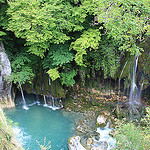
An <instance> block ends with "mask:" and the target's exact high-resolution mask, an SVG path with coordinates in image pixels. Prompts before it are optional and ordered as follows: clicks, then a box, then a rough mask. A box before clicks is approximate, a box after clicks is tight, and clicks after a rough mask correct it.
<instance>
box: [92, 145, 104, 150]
mask: <svg viewBox="0 0 150 150" xmlns="http://www.w3.org/2000/svg"><path fill="white" fill-rule="evenodd" d="M91 150H106V149H105V148H104V147H102V146H93V147H92V148H91Z"/></svg>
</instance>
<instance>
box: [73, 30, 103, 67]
mask: <svg viewBox="0 0 150 150" xmlns="http://www.w3.org/2000/svg"><path fill="white" fill-rule="evenodd" d="M100 40H101V34H100V31H99V30H98V29H88V30H87V31H84V32H83V34H82V35H81V37H80V38H78V39H77V40H76V41H75V42H72V44H71V48H70V49H74V50H76V51H77V53H76V55H75V61H76V63H77V64H78V65H80V66H85V64H84V63H83V55H86V54H87V52H86V49H88V48H89V49H91V50H92V49H97V48H98V46H99V41H100Z"/></svg>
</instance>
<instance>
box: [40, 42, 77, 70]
mask: <svg viewBox="0 0 150 150" xmlns="http://www.w3.org/2000/svg"><path fill="white" fill-rule="evenodd" d="M73 58H74V54H73V53H72V52H70V51H69V44H54V45H52V46H51V47H50V51H49V53H48V55H47V57H46V58H45V59H44V61H43V67H44V68H45V69H47V68H48V69H49V68H51V69H52V68H54V67H58V66H59V67H62V66H63V65H65V64H66V63H69V62H71V61H73Z"/></svg>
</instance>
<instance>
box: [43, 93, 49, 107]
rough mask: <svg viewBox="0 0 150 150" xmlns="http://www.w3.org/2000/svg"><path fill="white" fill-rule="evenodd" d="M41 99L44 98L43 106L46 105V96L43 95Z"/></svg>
mask: <svg viewBox="0 0 150 150" xmlns="http://www.w3.org/2000/svg"><path fill="white" fill-rule="evenodd" d="M43 99H44V107H46V106H48V105H47V102H46V97H45V95H43Z"/></svg>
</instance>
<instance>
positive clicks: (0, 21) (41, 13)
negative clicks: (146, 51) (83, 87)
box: [0, 0, 150, 85]
mask: <svg viewBox="0 0 150 150" xmlns="http://www.w3.org/2000/svg"><path fill="white" fill-rule="evenodd" d="M7 2H8V3H7ZM149 6H150V4H149V1H148V0H138V1H135V0H131V1H129V0H114V1H111V0H94V1H93V0H82V1H78V0H65V1H64V0H55V1H54V0H46V1H43V0H38V1H37V0H23V1H20V0H15V1H12V0H10V1H2V0H1V1H0V37H1V39H2V40H3V41H5V45H6V50H7V53H8V55H9V58H10V60H11V63H12V71H13V73H12V80H14V82H15V83H17V74H18V81H19V82H20V81H22V83H25V82H27V81H28V82H30V81H32V78H33V77H34V74H37V73H38V69H41V68H42V69H45V70H46V71H47V73H48V74H49V76H50V77H51V79H52V80H55V79H57V78H60V81H62V84H66V85H73V83H75V81H74V79H73V77H74V76H75V74H74V76H73V75H72V77H71V76H70V78H68V79H67V78H66V76H67V74H68V76H69V75H70V70H73V69H74V68H75V70H80V68H81V67H85V70H84V72H82V73H81V74H82V75H81V76H82V77H83V79H84V80H85V79H86V77H88V78H89V77H90V76H93V77H96V75H97V74H101V75H104V78H107V77H113V78H114V75H115V73H116V72H117V69H118V67H119V65H120V59H121V57H122V56H123V55H125V53H126V52H127V51H129V52H130V53H131V54H135V53H138V54H140V53H141V52H142V51H143V49H142V48H141V47H140V46H139V45H140V43H141V42H142V41H145V39H146V38H147V37H148V36H149V34H150V26H149V17H148V16H150V10H149ZM6 30H7V31H6ZM10 31H11V32H13V33H14V34H15V36H16V37H15V36H14V35H13V33H11V32H10ZM17 38H19V39H17ZM16 39H17V40H16ZM15 40H16V41H15ZM21 40H22V41H23V42H22V41H21ZM23 46H25V47H26V49H24V48H22V47H23ZM23 53H26V54H23ZM31 54H32V55H31ZM35 55H36V56H38V57H39V56H40V57H39V58H37V57H35ZM14 56H15V57H14ZM24 67H25V68H24ZM146 67H147V66H146ZM23 68H24V69H23ZM98 72H102V73H98ZM69 82H70V83H69Z"/></svg>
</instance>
